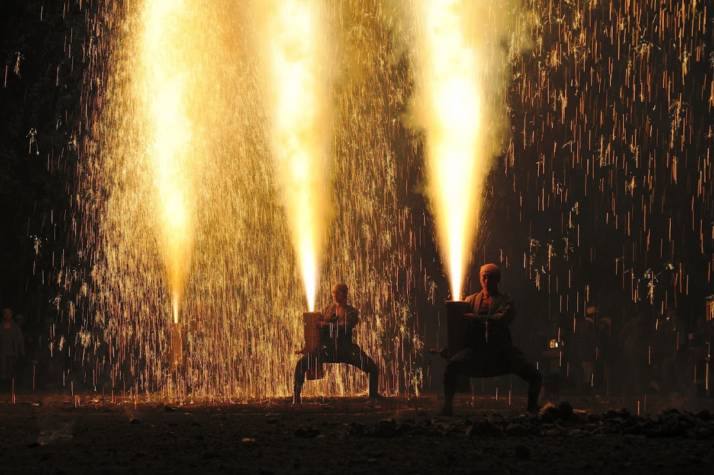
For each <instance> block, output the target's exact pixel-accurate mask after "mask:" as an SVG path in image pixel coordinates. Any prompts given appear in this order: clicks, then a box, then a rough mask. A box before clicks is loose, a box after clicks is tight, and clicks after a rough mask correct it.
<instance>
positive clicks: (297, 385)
mask: <svg viewBox="0 0 714 475" xmlns="http://www.w3.org/2000/svg"><path fill="white" fill-rule="evenodd" d="M313 360H314V358H313ZM309 365H310V355H307V354H306V355H304V356H303V357H302V358H300V359H299V360H298V362H297V363H296V364H295V377H294V379H293V404H300V402H301V401H302V400H301V398H300V393H301V392H302V385H303V384H305V373H307V370H308V369H309Z"/></svg>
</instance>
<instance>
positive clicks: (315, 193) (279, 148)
mask: <svg viewBox="0 0 714 475" xmlns="http://www.w3.org/2000/svg"><path fill="white" fill-rule="evenodd" d="M258 4H259V5H260V7H261V8H263V11H262V12H261V13H262V14H263V29H262V30H263V31H262V33H263V35H264V36H263V41H264V44H265V45H266V47H267V55H266V56H267V58H268V59H267V61H268V64H267V66H268V77H269V84H270V89H269V92H268V93H269V94H270V97H269V107H270V123H271V145H272V152H273V157H274V159H275V164H276V172H277V175H278V184H279V187H280V191H281V194H282V198H283V204H284V206H285V211H286V214H287V219H288V225H289V229H290V234H291V239H292V242H293V247H294V249H295V253H296V255H297V259H298V264H299V266H300V272H301V276H302V281H303V284H304V286H305V295H306V298H307V306H308V310H309V311H314V309H315V298H316V292H317V283H318V278H319V269H320V265H319V264H320V261H319V259H320V254H321V250H322V247H323V244H324V243H323V241H324V239H323V235H324V232H325V230H324V226H325V223H326V221H327V220H328V210H327V208H326V207H325V202H326V200H327V198H328V196H327V195H328V192H327V190H329V187H330V182H329V179H328V178H329V173H328V160H327V158H328V154H329V151H330V138H331V127H330V117H329V110H328V107H327V102H328V100H329V91H330V75H329V70H330V68H329V56H328V54H327V51H326V39H327V31H326V27H325V23H326V22H325V13H324V11H323V8H324V5H323V4H322V2H320V1H316V0H274V1H270V2H258Z"/></svg>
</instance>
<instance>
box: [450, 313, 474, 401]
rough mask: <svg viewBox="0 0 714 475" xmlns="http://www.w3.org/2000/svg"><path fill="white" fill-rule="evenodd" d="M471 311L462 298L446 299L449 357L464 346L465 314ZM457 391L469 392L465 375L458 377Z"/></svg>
mask: <svg viewBox="0 0 714 475" xmlns="http://www.w3.org/2000/svg"><path fill="white" fill-rule="evenodd" d="M470 311H471V305H469V303H468V302H464V301H463V300H447V301H446V339H447V345H448V346H447V347H448V349H449V358H450V357H451V356H453V355H455V354H456V353H458V352H459V351H461V350H463V349H464V348H466V334H467V323H468V322H467V321H466V317H465V315H466V314H467V313H469V312H470ZM457 387H458V391H460V392H469V388H470V381H469V378H468V377H467V376H462V377H460V378H459V382H458V386H457Z"/></svg>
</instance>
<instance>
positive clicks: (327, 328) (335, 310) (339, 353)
mask: <svg viewBox="0 0 714 475" xmlns="http://www.w3.org/2000/svg"><path fill="white" fill-rule="evenodd" d="M347 293H348V288H347V285H346V284H337V285H335V287H334V288H333V289H332V297H333V302H332V303H331V304H330V305H328V306H327V308H325V310H323V312H322V318H321V320H320V323H319V326H320V342H321V345H320V350H319V351H318V352H317V354H312V353H305V354H303V356H302V358H300V360H299V361H298V362H297V364H296V365H295V384H294V389H293V402H294V403H295V404H300V402H301V399H300V392H301V391H302V385H303V383H304V382H305V373H306V372H307V370H308V369H309V368H310V367H313V365H315V364H322V363H347V364H350V365H352V366H356V367H357V368H359V369H361V370H362V371H364V372H365V373H367V374H369V397H370V398H372V399H376V398H378V397H379V394H378V393H377V384H378V382H379V368H378V367H377V365H376V364H375V363H374V361H372V359H371V358H370V357H369V356H367V354H366V353H365V352H364V351H362V349H361V348H360V347H359V346H358V345H357V344H356V343H355V342H354V341H352V330H353V329H354V327H355V326H357V324H358V323H359V312H358V311H357V309H356V308H354V307H353V306H351V305H349V304H348V303H347Z"/></svg>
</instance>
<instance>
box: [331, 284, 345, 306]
mask: <svg viewBox="0 0 714 475" xmlns="http://www.w3.org/2000/svg"><path fill="white" fill-rule="evenodd" d="M348 290H349V289H348V287H347V284H345V283H344V282H340V283H339V284H335V286H334V287H332V299H333V300H334V301H335V303H338V304H340V305H344V304H346V303H347V291H348Z"/></svg>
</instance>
